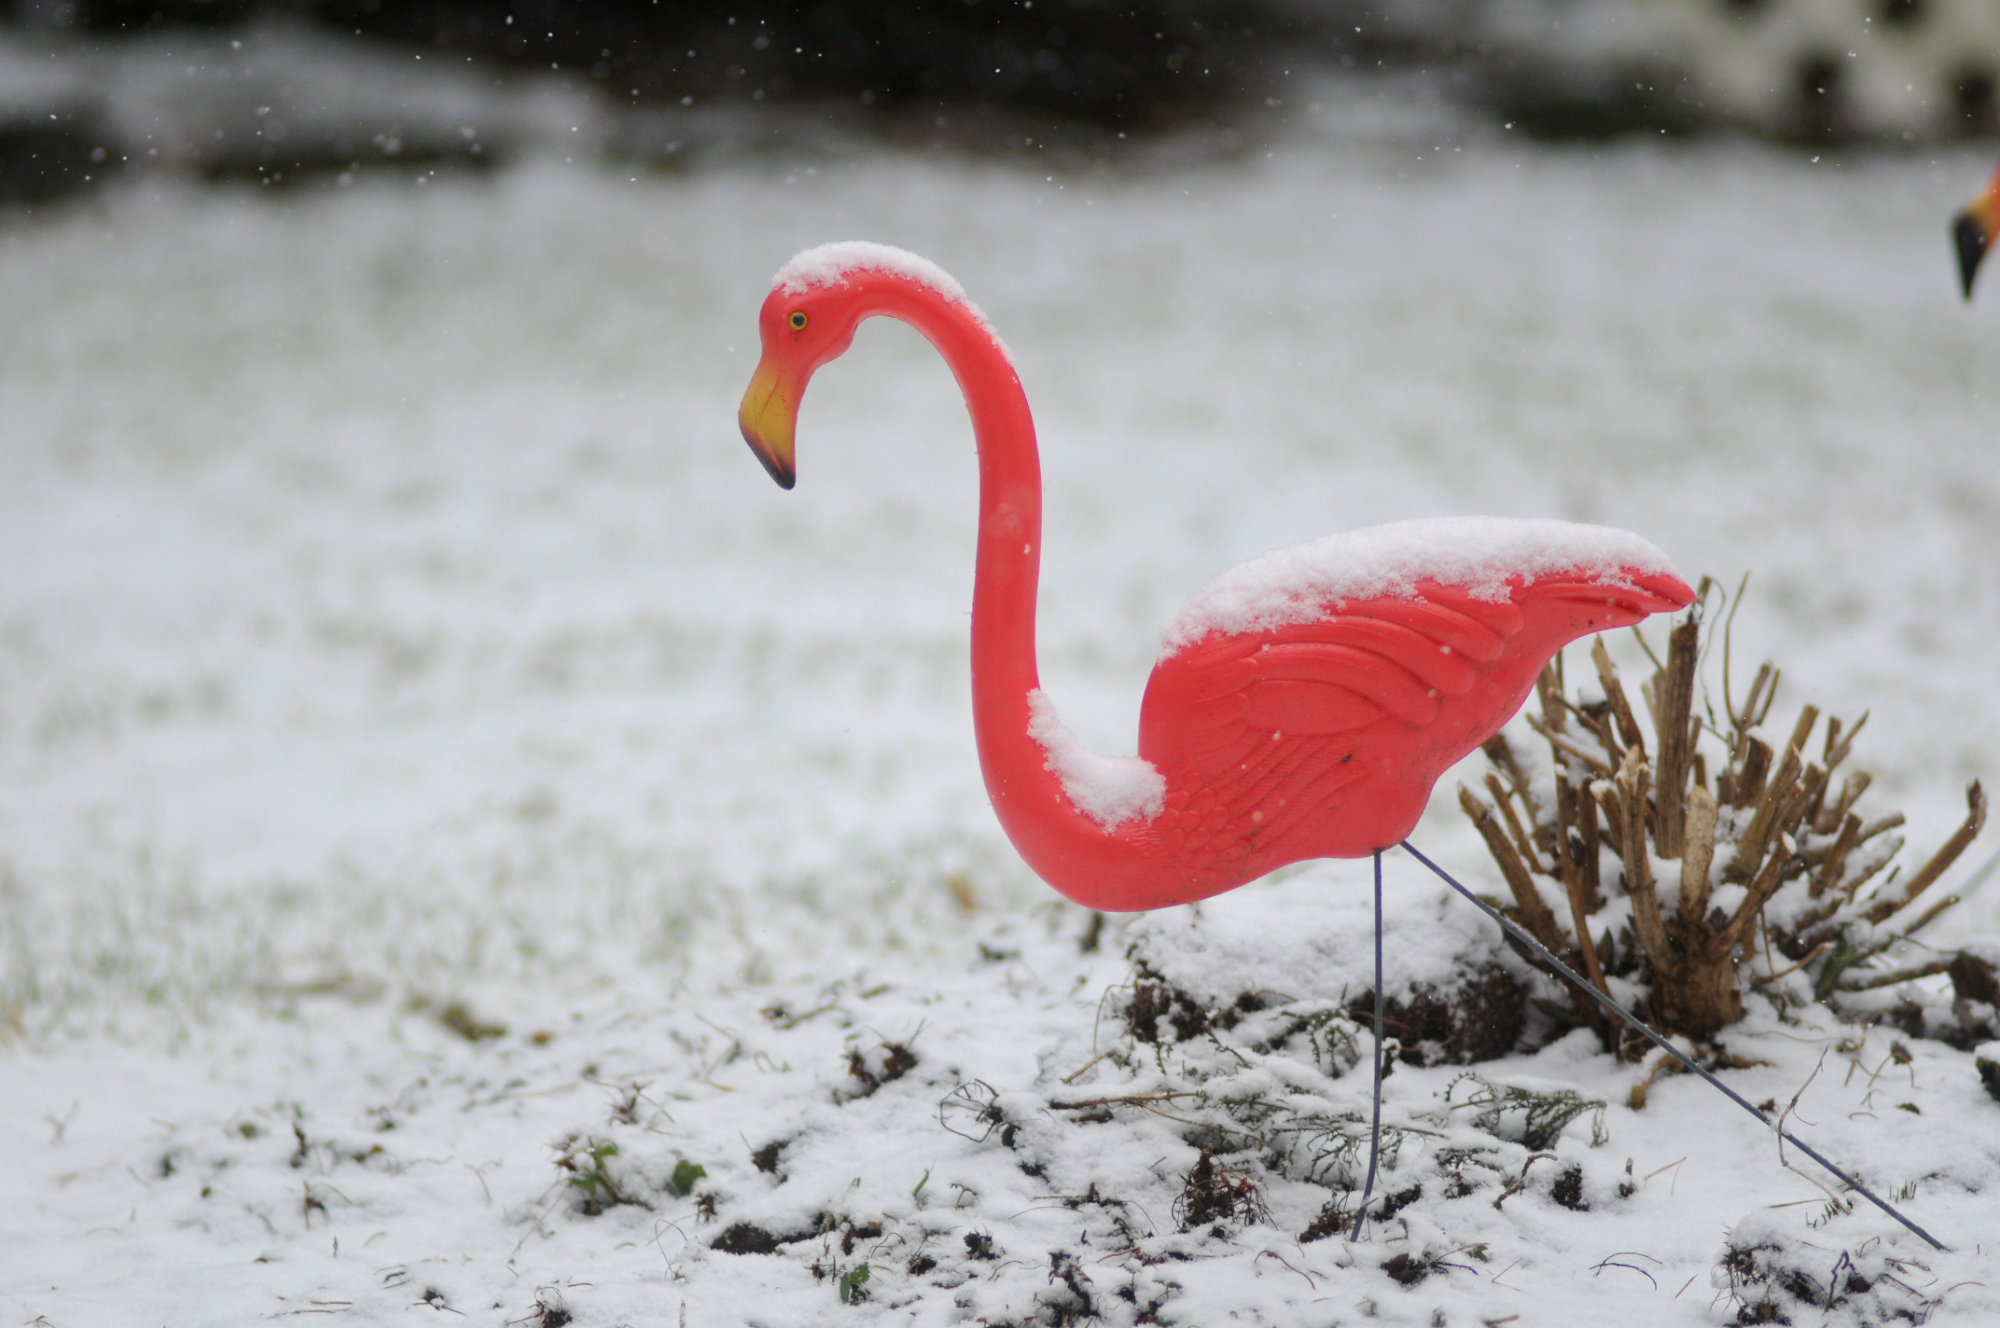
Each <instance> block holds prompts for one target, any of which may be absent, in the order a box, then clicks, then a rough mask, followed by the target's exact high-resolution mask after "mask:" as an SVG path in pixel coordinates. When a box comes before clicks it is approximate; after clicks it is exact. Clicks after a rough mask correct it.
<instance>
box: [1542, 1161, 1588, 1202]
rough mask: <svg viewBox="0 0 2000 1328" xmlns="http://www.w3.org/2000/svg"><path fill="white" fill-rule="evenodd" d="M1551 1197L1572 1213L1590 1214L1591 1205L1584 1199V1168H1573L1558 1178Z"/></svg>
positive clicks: (1552, 1187)
mask: <svg viewBox="0 0 2000 1328" xmlns="http://www.w3.org/2000/svg"><path fill="white" fill-rule="evenodd" d="M1549 1197H1550V1198H1551V1199H1554V1200H1555V1201H1556V1202H1557V1203H1559V1204H1561V1205H1562V1206H1563V1207H1565V1208H1567V1209H1569V1210H1570V1211H1572V1212H1577V1213H1587V1212H1589V1211H1590V1204H1589V1202H1588V1201H1587V1200H1586V1199H1585V1198H1584V1197H1583V1168H1582V1167H1571V1168H1570V1169H1569V1170H1567V1171H1565V1172H1563V1174H1562V1175H1560V1176H1557V1177H1556V1183H1555V1184H1554V1185H1553V1186H1551V1187H1550V1188H1549Z"/></svg>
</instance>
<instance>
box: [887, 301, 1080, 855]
mask: <svg viewBox="0 0 2000 1328" xmlns="http://www.w3.org/2000/svg"><path fill="white" fill-rule="evenodd" d="M855 278H862V279H864V280H866V283H867V286H868V287H869V288H870V289H868V291H867V296H868V298H867V300H866V306H865V308H866V312H865V313H864V314H863V316H864V317H866V316H867V315H869V314H882V315H886V316H888V317H891V318H896V319H900V320H901V321H903V322H905V323H908V324H909V325H910V326H911V327H914V328H915V329H916V330H917V331H918V332H920V333H922V334H923V336H924V338H925V339H926V340H928V341H929V342H930V343H931V345H932V346H933V347H935V348H936V350H937V352H938V354H940V355H941V356H943V357H944V361H945V363H946V364H948V365H950V366H951V371H952V375H953V376H954V377H955V378H957V379H958V386H959V390H960V391H961V392H962V393H964V396H965V404H966V408H967V410H968V412H969V413H970V414H971V416H972V435H973V439H974V441H975V444H976V445H977V447H978V449H979V549H978V557H977V560H976V568H975V574H974V582H973V590H972V706H973V727H974V732H975V734H976V736H977V738H978V742H979V758H980V765H981V767H982V769H983V771H984V773H985V776H986V785H987V790H988V792H989V793H991V794H992V796H993V801H994V805H995V807H996V808H997V809H1000V810H1001V820H1002V822H1003V824H1004V823H1008V822H1009V821H1010V819H1011V818H1010V816H1009V814H1008V811H1007V810H1006V809H1005V808H1004V807H1003V803H1005V802H1007V801H1010V800H1013V799H1015V798H1017V797H1018V796H1019V794H1020V793H1022V792H1024V791H1025V790H1023V789H1021V788H1020V787H1019V784H1020V783H1021V781H1020V779H1019V776H1020V774H1021V773H1022V766H1023V763H1024V762H1025V763H1026V765H1027V767H1028V768H1029V769H1032V770H1039V769H1040V768H1041V767H1042V766H1043V764H1044V763H1045V761H1046V756H1045V754H1044V753H1043V751H1042V749H1041V747H1040V745H1039V744H1037V743H1036V742H1034V740H1033V739H1031V738H1030V737H1029V736H1028V728H1029V724H1030V719H1031V716H1030V710H1029V695H1030V694H1031V693H1033V692H1035V691H1037V690H1038V689H1039V687H1040V685H1041V681H1040V675H1039V674H1038V672H1037V670H1036V667H1035V596H1036V589H1037V586H1038V584H1039V582H1040V578H1041V554H1042V466H1041V457H1040V455H1039V453H1038V451H1037V449H1036V446H1035V422H1034V418H1033V416H1032V415H1031V414H1030V413H1029V410H1028V398H1027V394H1026V393H1025V392H1024V391H1023V390H1022V387H1021V380H1020V377H1019V375H1017V374H1016V373H1015V371H1014V366H1013V363H1012V362H1011V361H1010V360H1009V359H1008V357H1007V352H1006V350H1005V349H1004V348H1003V347H1002V346H1001V344H1000V342H999V339H998V338H997V337H995V336H994V334H993V331H992V329H991V328H989V327H988V326H987V325H986V322H985V320H984V318H982V317H981V316H980V314H979V312H978V311H977V310H976V309H974V308H973V307H972V306H971V305H969V304H967V303H965V302H964V301H963V300H960V299H953V298H951V297H949V296H947V295H946V294H944V293H943V292H941V291H939V290H937V289H935V288H933V287H931V286H928V285H925V284H922V283H920V282H917V281H913V280H909V279H908V278H905V277H901V276H899V275H894V274H887V273H875V272H870V273H866V274H861V273H856V274H854V275H853V276H852V277H850V278H849V279H850V280H855ZM856 284H860V283H859V282H857V283H856ZM1009 829H1010V832H1011V829H1012V827H1011V825H1009Z"/></svg>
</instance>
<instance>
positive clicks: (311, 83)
mask: <svg viewBox="0 0 2000 1328" xmlns="http://www.w3.org/2000/svg"><path fill="white" fill-rule="evenodd" d="M1366 79H1373V80H1376V81H1378V82H1381V81H1384V80H1390V81H1394V82H1395V83H1396V86H1397V87H1398V88H1399V89H1400V95H1406V96H1418V97H1429V98H1433V99H1444V100H1449V101H1450V102H1452V103H1453V104H1455V105H1458V106H1462V107H1464V108H1466V109H1467V111H1468V112H1469V113H1471V114H1475V115H1480V116H1487V117H1491V118H1492V119H1493V120H1494V121H1495V122H1497V123H1499V124H1501V125H1504V126H1505V127H1506V128H1508V129H1510V130H1518V131H1519V132H1521V133H1524V134H1533V135H1540V136H1545V137H1552V138H1578V137H1582V138H1592V137H1609V136H1616V135H1621V134H1639V133H1645V134H1666V135H1683V134H1690V133H1695V132H1700V131H1704V130H1710V129H1718V128H1720V129H1732V130H1736V131H1747V132H1754V133H1759V134H1765V135H1771V136H1775V137H1779V138H1787V139H1794V140H1799V141H1802V142H1810V143H1866V144H1871V145H1882V146H1889V147H1894V146H1896V145H1898V144H1905V143H1917V142H1930V141H1935V140H1937V139H1938V138H1941V137H1953V136H1960V135H1965V134H1989V133H1991V132H1993V130H1994V128H1995V87H1996V80H2000V4H1996V3H1995V0H1512V2H1511V3H1508V4H1505V5H1500V4H1494V3H1488V0H803V2H799V0H740V2H738V3H695V2H692V0H657V2H655V0H598V2H596V3H576V2H565V0H12V3H11V5H9V6H5V7H0V203H7V204H12V205H15V206H17V207H20V206H27V207H33V206H35V205H40V204H46V203H49V202H51V201H54V200H57V199H61V198H63V197H65V196H68V195H72V194H75V193H79V192H82V191H85V190H88V189H89V188H90V187H92V186H94V185H97V184H101V183H103V182H105V181H106V180H109V179H116V178H118V177H119V176H120V175H122V174H125V173H128V172H130V171H133V170H135V169H137V170H155V171H174V172H182V173H191V174H194V175H198V176H200V177H202V178H207V179H231V178H241V179H247V180H252V181H255V182H257V183H258V184H260V185H262V186H265V187H285V186H297V185H300V184H305V183H313V182H318V183H326V182H329V181H333V182H340V183H347V182H351V181H352V180H353V179H355V178H357V177H359V176H360V175H362V174H365V173H381V172H382V171H384V170H389V171H392V172H402V173H405V174H408V173H410V172H411V170H412V168H413V167H416V166H419V165H421V166H422V167H423V168H424V169H425V170H427V171H433V172H434V171H435V170H436V169H439V168H440V167H449V168H469V169H482V168H485V167H489V166H491V165H493V164H495V163H497V162H501V161H504V160H506V159H508V158H509V157H511V156H513V155H516V154H518V153H520V152H523V151H530V150H534V149H535V148H537V147H542V148H546V149H549V150H554V151H560V152H563V153H564V154H565V155H572V156H574V155H575V154H577V153H584V154H590V155H596V156H600V157H604V158H608V159H616V160H620V161H625V162H630V163H634V164H643V165H646V166H648V167H667V168H673V167H679V166H684V165H686V164H689V163H693V162H696V161H700V160H702V159H704V158H713V157H715V156H717V155H719V154H720V155H728V154H742V153H749V152H755V151H759V150H766V149H770V148H773V147H789V148H797V147H800V146H802V145H803V146H807V147H810V146H812V145H814V144H816V143H817V144H820V145H822V146H824V145H825V144H826V143H827V142H829V141H831V140H832V139H834V138H838V137H841V136H846V137H847V138H849V139H851V138H852V137H854V136H865V137H872V138H887V139H890V140H893V141H897V142H902V143H907V144H912V145H919V146H927V147H933V148H935V147H951V148H954V149H960V150H965V151H972V152H981V153H993V154H1016V155H1018V154H1022V153H1032V154H1034V155H1035V159H1036V161H1037V164H1038V165H1039V164H1047V165H1050V166H1052V167H1055V168H1058V169H1076V168H1079V167H1090V168H1096V169H1100V170H1101V169H1106V168H1114V169H1115V168H1125V167H1129V166H1130V165H1132V164H1133V163H1134V162H1136V161H1144V160H1159V159H1161V154H1160V152H1159V150H1158V149H1159V145H1160V144H1161V143H1162V142H1164V141H1168V140H1173V141H1174V142H1176V143H1177V144H1178V145H1179V149H1178V150H1179V152H1180V155H1181V157H1183V158H1184V157H1185V156H1186V155H1188V154H1189V153H1194V154H1196V155H1199V154H1205V153H1206V154H1213V153H1227V152H1232V151H1243V150H1246V149H1247V148H1249V147H1251V146H1254V145H1255V144H1256V143H1257V142H1259V141H1261V139H1262V137H1264V136H1266V135H1268V134H1270V133H1273V132H1275V131H1276V129H1277V128H1279V127H1281V126H1282V124H1283V122H1284V121H1285V119H1286V117H1287V115H1288V114H1289V113H1290V112H1289V111H1288V107H1294V106H1295V105H1296V103H1297V102H1298V100H1299V99H1300V98H1301V97H1304V96H1307V95H1310V90H1311V89H1312V88H1313V87H1315V86H1319V85H1322V84H1324V83H1325V82H1326V81H1328V80H1347V81H1350V82H1351V81H1355V80H1366ZM1149 154H1150V155H1149ZM1173 157H1174V154H1173V153H1168V154H1166V158H1167V159H1173Z"/></svg>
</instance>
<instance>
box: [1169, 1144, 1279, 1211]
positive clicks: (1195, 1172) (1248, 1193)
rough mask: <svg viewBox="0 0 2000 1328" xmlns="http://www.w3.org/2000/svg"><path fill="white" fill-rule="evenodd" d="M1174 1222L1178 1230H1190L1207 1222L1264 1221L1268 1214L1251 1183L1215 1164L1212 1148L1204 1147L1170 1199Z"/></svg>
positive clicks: (1260, 1195)
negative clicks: (1182, 1183) (1176, 1223)
mask: <svg viewBox="0 0 2000 1328" xmlns="http://www.w3.org/2000/svg"><path fill="white" fill-rule="evenodd" d="M1174 1220H1175V1221H1176V1222H1178V1223H1179V1224H1180V1228H1181V1230H1182V1231H1192V1230H1194V1229H1195V1228H1196V1227H1205V1226H1207V1225H1209V1224H1210V1223H1211V1222H1224V1221H1230V1220H1236V1221H1242V1222H1266V1221H1269V1220H1270V1213H1269V1212H1268V1211H1267V1210H1266V1209H1265V1207H1264V1197H1263V1195H1262V1194H1260V1193H1259V1192H1258V1190H1257V1184H1256V1182H1255V1181H1253V1180H1251V1179H1250V1178H1249V1177H1248V1176H1245V1175H1243V1174H1241V1173H1239V1172H1235V1171H1231V1170H1230V1169H1229V1168H1227V1167H1225V1166H1223V1165H1222V1164H1221V1163H1220V1162H1217V1161H1216V1160H1215V1150H1214V1149H1213V1148H1204V1149H1202V1150H1201V1157H1200V1158H1198V1159H1197V1160H1196V1161H1195V1164H1194V1166H1193V1167H1192V1168H1190V1169H1189V1171H1188V1174H1187V1184H1186V1185H1185V1186H1184V1187H1183V1188H1182V1189H1181V1194H1180V1197H1179V1198H1178V1199H1176V1200H1174Z"/></svg>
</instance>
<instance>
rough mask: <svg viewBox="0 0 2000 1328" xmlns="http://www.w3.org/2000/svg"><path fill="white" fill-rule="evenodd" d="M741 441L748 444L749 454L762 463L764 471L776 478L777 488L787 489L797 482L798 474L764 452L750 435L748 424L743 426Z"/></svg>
mask: <svg viewBox="0 0 2000 1328" xmlns="http://www.w3.org/2000/svg"><path fill="white" fill-rule="evenodd" d="M743 441H744V442H745V443H747V444H748V445H749V447H750V455H751V456H754V457H756V458H757V460H759V461H761V462H763V463H764V473H765V474H767V475H769V476H770V477H771V478H772V479H774V480H776V481H777V482H778V487H779V488H781V489H789V488H791V487H792V486H793V485H794V484H797V483H798V482H799V477H798V475H797V474H796V473H794V472H793V470H792V468H791V467H789V466H781V465H779V464H778V462H777V459H776V458H775V457H773V456H772V455H771V454H770V453H769V452H766V451H765V450H764V448H763V447H762V446H761V445H760V444H759V443H758V442H757V440H756V439H755V438H753V437H752V436H751V434H750V428H749V426H748V425H745V426H743Z"/></svg>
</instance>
